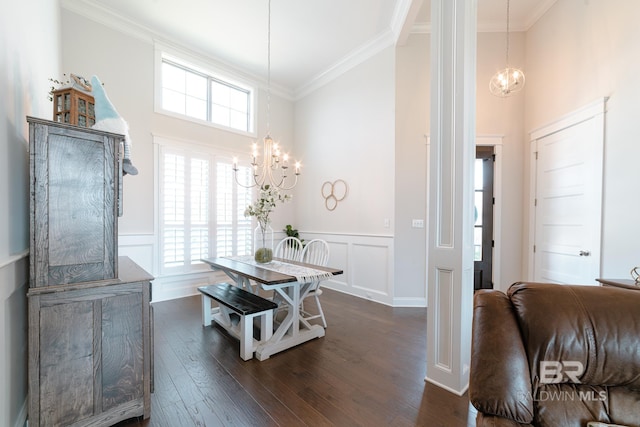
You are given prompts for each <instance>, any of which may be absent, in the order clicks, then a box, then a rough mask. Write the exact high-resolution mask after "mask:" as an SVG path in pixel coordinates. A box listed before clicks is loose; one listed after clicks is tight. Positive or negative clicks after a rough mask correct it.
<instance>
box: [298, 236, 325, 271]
mask: <svg viewBox="0 0 640 427" xmlns="http://www.w3.org/2000/svg"><path fill="white" fill-rule="evenodd" d="M300 259H301V260H302V262H306V263H309V264H315V265H320V266H326V265H327V264H329V244H328V243H327V242H326V241H324V240H322V239H313V240H311V241H310V242H309V243H307V244H306V245H305V247H304V249H303V250H302V254H301V258H300Z"/></svg>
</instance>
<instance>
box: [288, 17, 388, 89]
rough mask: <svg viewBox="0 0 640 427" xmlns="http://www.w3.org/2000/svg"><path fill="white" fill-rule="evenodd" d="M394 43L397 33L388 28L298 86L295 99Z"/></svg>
mask: <svg viewBox="0 0 640 427" xmlns="http://www.w3.org/2000/svg"><path fill="white" fill-rule="evenodd" d="M393 45H395V35H394V33H393V31H391V30H386V31H384V32H382V33H380V34H379V35H378V36H377V37H375V38H374V39H372V40H370V41H369V42H367V43H365V44H363V45H362V46H360V47H359V48H357V49H354V50H352V51H351V52H349V53H348V54H347V55H345V56H344V57H343V58H342V59H341V60H339V61H338V62H336V63H335V64H333V65H332V66H330V67H329V68H327V69H326V70H325V71H323V72H321V73H320V74H317V75H316V76H315V77H313V78H312V79H311V80H310V81H309V83H306V84H304V85H302V86H300V87H298V88H297V89H296V90H295V91H294V100H299V99H301V98H304V97H305V96H307V95H308V94H310V93H311V92H313V91H314V90H316V89H319V88H320V87H322V86H324V85H326V84H327V83H329V82H331V81H332V80H334V79H336V78H337V77H339V76H340V75H342V74H344V73H346V72H347V71H349V70H351V69H352V68H354V67H356V66H357V65H360V64H361V63H363V62H364V61H366V60H367V59H369V58H371V57H372V56H374V55H376V54H377V53H379V52H381V51H382V50H384V49H386V48H388V47H389V46H393Z"/></svg>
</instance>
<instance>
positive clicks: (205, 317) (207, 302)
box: [201, 295, 212, 326]
mask: <svg viewBox="0 0 640 427" xmlns="http://www.w3.org/2000/svg"><path fill="white" fill-rule="evenodd" d="M201 297H202V326H209V325H211V322H212V316H211V298H209V297H208V296H206V295H201Z"/></svg>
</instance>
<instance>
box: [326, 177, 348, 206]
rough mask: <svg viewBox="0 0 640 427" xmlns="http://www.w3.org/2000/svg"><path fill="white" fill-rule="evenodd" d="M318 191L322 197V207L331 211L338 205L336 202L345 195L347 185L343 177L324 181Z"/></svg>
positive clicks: (341, 199)
mask: <svg viewBox="0 0 640 427" xmlns="http://www.w3.org/2000/svg"><path fill="white" fill-rule="evenodd" d="M320 192H321V193H322V197H324V207H325V208H327V210H329V211H332V210H334V209H335V208H336V207H338V202H341V201H343V200H344V198H345V197H347V193H348V192H349V187H347V183H346V182H345V181H344V180H343V179H337V180H335V181H333V182H329V181H325V183H324V184H322V188H321V189H320Z"/></svg>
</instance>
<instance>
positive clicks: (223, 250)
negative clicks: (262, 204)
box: [158, 145, 253, 274]
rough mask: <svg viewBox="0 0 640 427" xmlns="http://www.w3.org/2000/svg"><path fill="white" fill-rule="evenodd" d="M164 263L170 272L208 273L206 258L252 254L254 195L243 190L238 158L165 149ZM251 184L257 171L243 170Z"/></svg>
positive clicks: (161, 207) (162, 148)
mask: <svg viewBox="0 0 640 427" xmlns="http://www.w3.org/2000/svg"><path fill="white" fill-rule="evenodd" d="M159 163H160V164H159V168H158V172H159V176H158V183H159V187H160V188H159V228H160V230H159V234H160V251H159V253H160V265H161V270H162V272H163V273H164V274H171V273H184V272H189V271H197V270H202V269H206V266H205V265H204V264H203V263H202V262H201V261H200V260H201V259H202V258H210V257H216V256H228V255H247V254H250V253H251V241H252V221H251V218H245V217H244V211H245V209H246V207H247V205H249V204H250V203H251V201H252V199H253V192H252V190H250V189H245V188H243V187H241V186H238V185H237V184H236V182H235V178H234V176H233V169H232V167H233V165H232V160H231V159H228V158H225V157H224V156H218V155H216V154H215V153H210V152H207V151H198V150H196V149H190V148H185V147H182V146H181V147H173V146H169V145H161V146H160V150H159ZM238 176H239V179H240V180H241V182H242V181H244V182H246V183H249V179H250V178H251V167H243V166H239V171H238Z"/></svg>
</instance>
